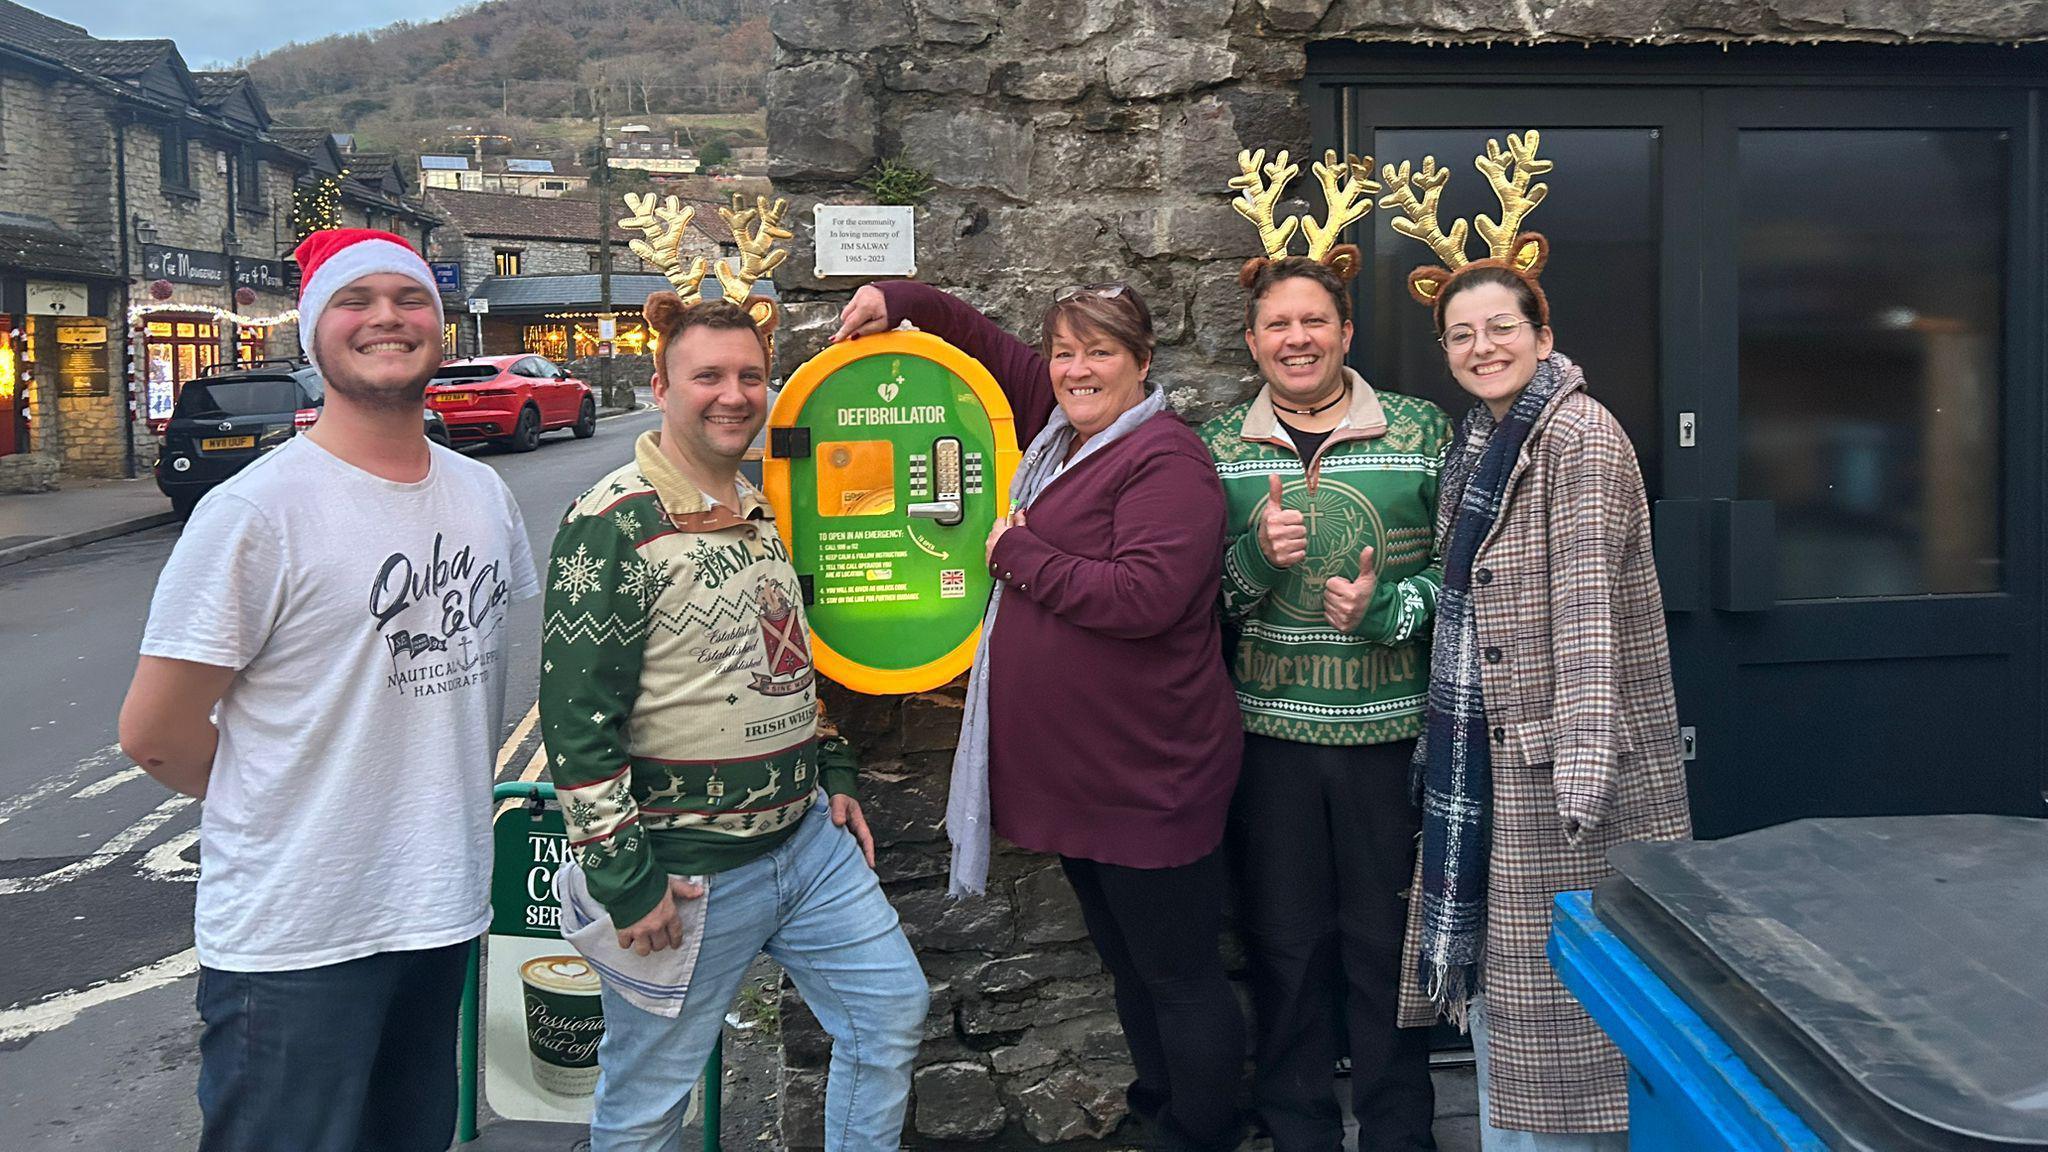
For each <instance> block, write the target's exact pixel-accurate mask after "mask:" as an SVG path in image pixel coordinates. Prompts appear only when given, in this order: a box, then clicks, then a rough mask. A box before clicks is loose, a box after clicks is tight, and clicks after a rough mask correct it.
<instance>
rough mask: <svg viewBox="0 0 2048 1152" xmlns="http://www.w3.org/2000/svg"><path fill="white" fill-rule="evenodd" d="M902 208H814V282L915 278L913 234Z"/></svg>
mask: <svg viewBox="0 0 2048 1152" xmlns="http://www.w3.org/2000/svg"><path fill="white" fill-rule="evenodd" d="M913 212H914V209H912V208H910V207H908V206H880V205H875V206H870V205H859V204H820V205H818V206H817V207H816V208H815V209H813V214H814V216H815V217H816V223H817V228H816V231H817V259H818V267H817V273H818V275H820V276H911V275H915V274H916V272H917V229H916V225H915V224H914V223H913V222H912V215H913Z"/></svg>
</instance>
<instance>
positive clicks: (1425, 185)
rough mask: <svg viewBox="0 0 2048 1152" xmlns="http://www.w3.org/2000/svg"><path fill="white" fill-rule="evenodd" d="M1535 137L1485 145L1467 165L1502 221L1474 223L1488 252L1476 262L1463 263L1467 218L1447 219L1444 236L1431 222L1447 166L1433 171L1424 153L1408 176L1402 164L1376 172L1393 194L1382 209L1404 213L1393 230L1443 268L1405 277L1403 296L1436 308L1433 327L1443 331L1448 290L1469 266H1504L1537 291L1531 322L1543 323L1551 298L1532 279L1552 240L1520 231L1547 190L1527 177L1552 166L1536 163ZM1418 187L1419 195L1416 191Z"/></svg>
mask: <svg viewBox="0 0 2048 1152" xmlns="http://www.w3.org/2000/svg"><path fill="white" fill-rule="evenodd" d="M1540 139H1541V136H1540V134H1539V133H1538V132H1537V131H1536V129H1534V128H1531V129H1530V130H1529V131H1528V132H1527V133H1525V134H1523V135H1521V136H1516V135H1513V134H1512V133H1510V134H1509V136H1508V148H1507V151H1505V152H1503V151H1501V147H1500V141H1498V140H1488V141H1487V142H1486V155H1484V156H1480V157H1477V158H1475V159H1474V160H1473V162H1472V163H1473V165H1474V166H1475V167H1477V168H1478V169H1479V171H1480V172H1481V173H1482V174H1483V175H1485V177H1486V181H1487V183H1489V184H1491V185H1492V186H1493V191H1494V195H1495V196H1497V197H1499V199H1500V223H1498V224H1496V223H1494V222H1493V221H1492V220H1491V219H1489V218H1487V217H1486V216H1483V215H1482V216H1479V217H1477V218H1476V221H1475V223H1476V226H1477V228H1478V230H1479V235H1480V237H1481V238H1482V239H1484V240H1485V241H1486V245H1487V249H1488V255H1487V256H1486V257H1485V258H1484V259H1481V260H1467V259H1466V258H1465V221H1463V220H1453V221H1452V222H1451V231H1450V233H1449V234H1448V235H1446V234H1445V233H1444V231H1443V229H1442V228H1441V227H1440V226H1438V224H1437V220H1436V202H1437V198H1438V197H1439V196H1440V195H1442V193H1443V190H1444V184H1445V183H1447V182H1448V181H1449V180H1450V178H1451V170H1450V169H1448V168H1438V167H1437V166H1436V157H1434V156H1424V157H1423V158H1422V168H1421V169H1420V170H1419V171H1411V170H1410V169H1409V166H1408V162H1407V161H1406V160H1403V161H1402V162H1401V165H1400V167H1398V168H1396V167H1395V166H1394V165H1392V164H1388V165H1385V166H1384V167H1382V168H1381V169H1380V175H1382V176H1383V177H1385V178H1386V182H1387V186H1388V187H1389V188H1391V189H1392V191H1390V192H1388V193H1387V194H1386V196H1384V197H1382V198H1381V199H1380V207H1382V208H1386V209H1388V210H1393V209H1399V210H1400V211H1401V213H1402V215H1401V216H1400V218H1398V219H1396V220H1394V221H1393V224H1394V231H1396V232H1399V233H1400V234H1401V235H1403V236H1406V237H1408V238H1409V239H1411V240H1420V241H1421V242H1423V243H1424V244H1427V245H1429V247H1430V249H1431V250H1432V251H1434V252H1435V253H1436V255H1437V259H1439V260H1441V261H1443V263H1442V264H1441V265H1429V266H1424V267H1421V268H1417V269H1416V270H1415V271H1413V272H1410V273H1409V274H1408V294H1409V295H1411V296H1413V297H1415V299H1416V301H1417V302H1419V303H1422V304H1426V305H1428V306H1429V307H1431V308H1432V309H1434V310H1435V311H1436V319H1437V327H1438V328H1439V329H1441V328H1442V327H1443V301H1444V300H1445V298H1446V297H1448V296H1449V294H1450V287H1451V285H1452V284H1454V283H1456V282H1457V281H1458V279H1459V278H1460V277H1462V276H1464V275H1465V274H1466V273H1468V272H1470V271H1472V270H1473V269H1475V268H1504V269H1506V270H1507V271H1509V272H1512V273H1513V274H1515V275H1516V276H1518V277H1520V278H1521V280H1522V282H1523V283H1525V284H1527V285H1528V286H1529V288H1530V290H1531V291H1532V292H1534V293H1535V294H1536V322H1537V323H1538V324H1541V325H1544V326H1545V327H1548V326H1549V324H1550V300H1549V299H1548V298H1547V297H1545V296H1544V295H1543V287H1542V285H1540V284H1538V283H1537V282H1536V278H1537V277H1538V276H1540V275H1542V273H1543V265H1544V263H1545V262H1546V261H1548V260H1549V259H1550V241H1548V240H1545V239H1544V238H1543V234H1542V233H1540V232H1523V231H1521V227H1522V218H1523V217H1525V216H1527V215H1528V214H1529V212H1530V210H1531V209H1533V208H1535V207H1536V206H1537V205H1538V204H1541V203H1543V198H1544V197H1545V196H1547V195H1549V193H1550V185H1548V184H1537V185H1534V186H1531V185H1530V183H1529V181H1530V179H1531V178H1532V177H1536V176H1541V175H1543V174H1544V173H1545V172H1548V171H1550V169H1551V162H1550V161H1548V160H1538V159H1537V158H1536V146H1537V143H1538V141H1539V140H1540ZM1418 188H1419V189H1421V194H1420V195H1417V194H1416V189H1418Z"/></svg>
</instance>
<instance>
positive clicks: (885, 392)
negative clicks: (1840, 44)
mask: <svg viewBox="0 0 2048 1152" xmlns="http://www.w3.org/2000/svg"><path fill="white" fill-rule="evenodd" d="M876 391H877V392H880V393H881V394H882V403H884V404H893V403H895V401H896V393H897V392H898V391H900V389H898V388H897V387H896V382H895V381H894V380H884V381H882V386H881V387H880V388H877V389H876Z"/></svg>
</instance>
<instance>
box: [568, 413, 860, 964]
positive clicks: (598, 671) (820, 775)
mask: <svg viewBox="0 0 2048 1152" xmlns="http://www.w3.org/2000/svg"><path fill="white" fill-rule="evenodd" d="M653 435H654V434H652V433H650V434H648V436H646V437H643V438H642V440H641V442H640V444H639V446H638V451H637V452H636V456H635V460H634V462H633V463H631V464H629V465H627V466H625V467H623V468H621V469H619V470H618V471H616V472H614V473H612V474H611V475H609V476H607V477H605V478H604V479H603V480H601V481H599V482H598V483H597V484H596V485H594V486H593V487H592V488H591V489H590V490H589V491H588V492H586V493H584V494H583V495H582V496H581V497H579V498H578V499H577V501H576V502H575V504H574V505H572V506H571V507H570V509H569V512H568V514H567V516H566V517H565V518H564V520H563V522H562V525H561V527H560V529H559V530H558V531H557V533H556V536H555V543H554V548H553V556H552V561H551V564H550V572H551V576H552V579H551V581H550V583H549V586H548V592H547V599H546V601H545V604H544V607H543V621H542V632H541V658H542V668H541V691H540V709H541V726H542V733H543V736H544V738H545V739H546V741H547V745H548V751H549V770H550V773H551V775H552V777H553V780H554V783H555V787H556V793H557V795H558V796H559V797H560V798H561V802H562V808H563V816H564V819H565V822H566V823H567V825H568V829H569V840H570V844H571V846H572V847H573V849H574V850H575V852H576V857H577V861H578V863H580V864H581V865H582V866H583V868H584V870H585V871H586V872H587V873H588V874H589V877H588V879H589V883H590V890H591V893H592V895H594V896H595V897H596V898H597V899H598V900H599V901H600V902H601V903H603V904H604V905H605V907H606V909H607V910H608V911H610V912H611V913H612V916H613V919H614V920H615V921H616V922H618V923H621V924H630V923H633V922H635V921H637V920H638V919H640V918H641V917H642V916H644V915H645V914H646V913H647V911H648V910H649V909H651V908H652V907H653V906H654V904H655V902H656V901H657V900H659V899H660V898H661V895H662V893H663V892H664V891H665V890H666V888H665V881H664V877H665V876H666V875H668V874H688V873H709V872H719V871H724V870H726V869H729V868H734V867H738V866H739V865H740V864H744V863H746V862H747V861H748V860H751V859H754V858H755V857H756V856H758V855H760V854H761V853H763V852H766V851H767V850H769V849H770V848H772V847H774V846H775V845H776V844H778V843H780V842H781V841H782V839H784V838H785V837H786V836H788V835H789V834H790V833H792V832H793V831H794V830H795V827H796V825H797V822H798V821H799V820H801V819H802V817H803V814H804V812H805V810H806V809H807V808H808V807H809V806H810V803H811V797H812V794H813V792H814V791H815V790H816V788H817V787H818V786H819V785H820V784H821V783H822V784H823V785H824V786H825V788H826V790H827V791H829V792H833V793H850V792H851V791H852V787H853V779H852V777H853V773H852V771H851V769H850V768H831V769H824V770H821V765H820V762H819V748H818V739H817V713H818V707H817V696H816V687H815V673H814V671H813V669H812V667H811V660H810V649H809V635H808V631H807V629H806V625H805V622H804V616H803V605H802V602H801V597H800V596H799V594H798V591H797V589H798V582H797V578H796V573H795V571H794V570H793V569H792V568H791V567H790V562H789V552H788V549H787V548H786V547H785V546H784V544H783V542H782V540H781V538H780V537H779V536H778V535H777V534H776V531H775V522H774V520H773V518H772V515H771V514H770V513H769V511H768V509H767V506H766V504H765V502H764V501H762V500H761V497H760V495H759V493H757V492H754V491H753V490H752V489H751V488H748V487H746V486H744V485H742V494H741V500H740V504H741V507H740V508H739V509H738V510H737V511H734V510H730V509H725V508H722V507H720V506H718V505H714V504H710V503H709V502H708V501H706V500H705V499H704V497H703V494H702V493H701V492H699V491H698V490H697V489H696V487H695V485H693V484H691V483H690V482H689V481H687V480H685V479H684V478H683V477H682V476H681V474H680V472H679V471H678V470H677V469H676V468H675V467H674V466H673V465H672V464H670V463H669V462H668V461H667V460H666V459H665V458H663V457H662V455H661V453H660V449H659V447H658V446H657V443H656V442H655V440H654V439H653Z"/></svg>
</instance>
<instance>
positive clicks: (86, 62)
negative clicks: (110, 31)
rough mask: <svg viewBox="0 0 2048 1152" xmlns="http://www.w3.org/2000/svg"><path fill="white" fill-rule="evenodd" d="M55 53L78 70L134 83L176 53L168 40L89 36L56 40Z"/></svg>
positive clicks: (172, 44)
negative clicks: (165, 57) (166, 56)
mask: <svg viewBox="0 0 2048 1152" xmlns="http://www.w3.org/2000/svg"><path fill="white" fill-rule="evenodd" d="M53 46H54V47H55V48H56V50H57V51H58V52H59V53H60V54H61V55H63V57H64V58H65V59H66V60H69V61H71V62H72V63H73V64H75V65H77V66H78V67H79V68H82V69H84V70H85V71H87V72H91V73H93V74H94V75H97V76H104V77H106V78H107V79H109V80H134V79H136V78H138V77H140V76H142V75H143V74H144V73H146V72H148V71H149V70H150V69H151V68H154V67H156V64H157V61H159V60H162V59H163V58H164V55H165V54H166V53H169V52H175V51H177V50H178V46H177V45H176V44H174V43H172V42H171V41H169V40H95V39H92V38H90V37H85V38H79V39H71V40H58V41H54V42H53Z"/></svg>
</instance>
